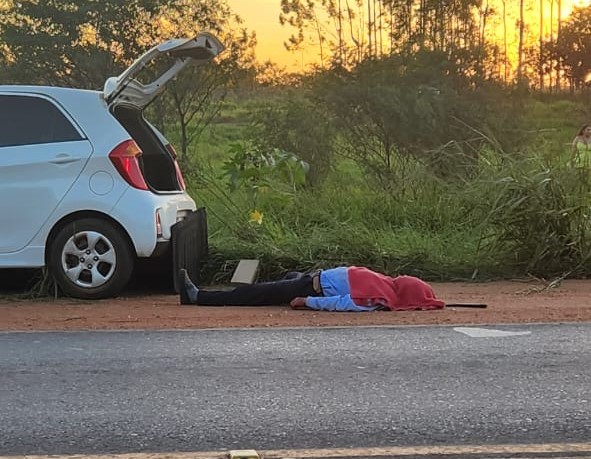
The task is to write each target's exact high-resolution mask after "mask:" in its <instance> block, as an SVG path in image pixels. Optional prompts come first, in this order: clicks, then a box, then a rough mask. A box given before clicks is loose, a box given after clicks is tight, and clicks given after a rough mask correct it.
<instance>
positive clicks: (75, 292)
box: [48, 218, 135, 299]
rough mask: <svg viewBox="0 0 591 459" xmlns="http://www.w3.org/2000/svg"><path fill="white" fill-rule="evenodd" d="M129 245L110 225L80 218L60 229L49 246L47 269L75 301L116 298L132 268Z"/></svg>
mask: <svg viewBox="0 0 591 459" xmlns="http://www.w3.org/2000/svg"><path fill="white" fill-rule="evenodd" d="M134 260H135V257H134V256H133V253H132V250H131V248H130V245H129V242H128V241H127V238H126V237H125V235H123V234H122V231H121V230H120V229H118V228H116V227H115V226H114V225H113V224H111V223H109V222H107V221H105V220H101V219H98V218H83V219H80V220H77V221H75V222H71V223H68V224H67V225H65V226H64V227H62V228H61V229H60V230H59V231H58V232H57V233H56V235H55V237H54V238H53V240H52V242H51V245H50V247H49V263H48V264H49V268H50V270H51V273H52V274H53V277H54V279H55V281H56V282H57V284H58V285H59V287H60V288H61V289H62V291H63V292H64V293H65V294H66V295H68V296H72V297H75V298H83V299H99V298H109V297H112V296H115V295H117V294H118V293H119V292H120V291H121V290H122V289H123V288H124V287H125V285H127V283H128V281H129V279H130V277H131V274H132V272H133V268H134Z"/></svg>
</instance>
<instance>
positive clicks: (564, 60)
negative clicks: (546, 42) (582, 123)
mask: <svg viewBox="0 0 591 459" xmlns="http://www.w3.org/2000/svg"><path fill="white" fill-rule="evenodd" d="M553 50H554V55H555V56H556V58H557V59H558V60H559V61H560V62H561V64H562V66H563V68H564V69H565V70H566V72H567V75H568V77H569V78H570V79H572V81H573V82H574V83H575V85H576V86H577V87H580V86H581V85H582V84H583V83H586V82H587V80H588V75H589V74H590V72H591V6H586V7H575V8H574V10H573V12H572V14H571V16H570V17H569V19H568V20H567V21H566V22H565V23H564V24H563V26H562V29H561V31H560V36H559V37H558V41H557V42H556V44H555V45H554V46H553Z"/></svg>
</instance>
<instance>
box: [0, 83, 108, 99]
mask: <svg viewBox="0 0 591 459" xmlns="http://www.w3.org/2000/svg"><path fill="white" fill-rule="evenodd" d="M0 91H3V92H22V93H29V94H30V93H35V94H45V95H47V96H52V97H56V98H61V97H68V96H72V95H74V94H76V95H82V94H88V95H90V94H92V95H93V96H95V97H96V94H97V93H101V91H94V90H91V89H76V88H63V87H60V86H36V85H18V84H5V85H0Z"/></svg>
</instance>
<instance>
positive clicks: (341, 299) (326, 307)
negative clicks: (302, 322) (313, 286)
mask: <svg viewBox="0 0 591 459" xmlns="http://www.w3.org/2000/svg"><path fill="white" fill-rule="evenodd" d="M320 286H321V287H322V295H323V296H309V297H307V298H306V306H308V307H309V308H310V309H316V310H317V311H373V310H375V308H366V307H362V306H357V305H356V304H355V303H354V302H353V300H352V299H351V288H350V287H349V276H348V274H347V267H345V266H343V267H340V268H333V269H326V270H323V271H321V272H320Z"/></svg>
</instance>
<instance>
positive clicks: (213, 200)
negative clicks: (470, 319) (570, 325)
mask: <svg viewBox="0 0 591 459" xmlns="http://www.w3.org/2000/svg"><path fill="white" fill-rule="evenodd" d="M265 102H266V100H265V99H260V100H257V99H256V98H255V99H254V100H253V99H242V100H241V99H234V100H232V101H231V102H228V103H227V104H226V105H225V106H224V108H223V110H222V112H221V115H220V118H219V119H218V120H217V121H216V122H215V123H214V124H212V125H211V126H210V127H208V129H207V130H206V132H205V133H204V135H203V136H202V137H201V139H200V140H199V143H197V144H196V145H194V146H193V148H192V151H193V152H194V153H193V154H194V155H195V157H196V159H197V160H198V161H197V162H198V164H200V166H201V171H200V173H199V174H197V175H192V176H191V179H190V180H189V190H190V193H191V194H192V195H193V197H194V198H195V199H196V200H197V202H198V203H199V204H200V205H205V206H206V207H207V208H208V212H209V214H208V215H209V232H210V246H211V257H210V260H209V262H208V265H207V272H206V278H209V279H210V280H212V281H216V282H220V281H226V280H228V279H229V277H230V276H231V273H232V270H233V268H234V267H235V265H236V264H237V263H238V261H239V260H240V259H241V258H258V259H260V260H261V261H262V271H261V279H267V278H276V277H277V276H280V275H282V274H283V273H285V271H288V270H306V269H313V268H317V267H329V266H337V265H342V264H354V265H364V266H369V267H371V268H374V269H377V270H379V271H383V272H387V273H390V274H399V273H403V274H411V275H418V276H421V277H423V278H425V279H428V280H457V279H463V280H488V279H493V278H509V277H516V276H527V275H529V274H535V275H537V276H542V277H544V276H547V277H550V276H556V275H561V274H564V273H568V275H572V276H585V275H589V274H591V264H590V263H589V261H588V259H589V258H590V257H589V255H588V253H589V252H590V249H588V248H587V246H588V245H589V244H588V243H587V240H588V239H589V226H590V225H589V223H588V221H590V219H591V215H590V214H591V212H588V211H585V209H586V206H587V204H586V203H591V193H590V190H589V187H588V186H586V187H577V186H575V185H576V184H575V183H574V180H573V177H572V171H571V170H569V169H567V168H564V162H562V161H561V160H560V157H561V156H562V155H565V154H567V153H568V145H569V144H570V141H571V140H572V137H573V136H574V135H575V134H576V131H577V130H578V127H579V124H581V123H582V120H581V113H584V109H583V108H582V106H581V105H580V104H577V103H575V102H572V101H568V100H551V101H540V100H535V99H533V98H531V99H530V100H528V101H527V111H526V113H527V118H526V120H525V129H527V130H528V133H527V134H528V135H529V136H530V138H531V140H530V142H529V146H528V148H527V149H526V150H524V151H521V152H519V154H517V156H516V155H515V154H516V153H517V152H503V153H502V152H499V151H495V150H494V149H492V150H488V151H487V152H485V153H484V156H483V157H482V161H480V162H479V163H478V165H477V166H476V169H475V170H474V169H473V170H472V174H471V175H470V176H467V177H464V179H462V180H458V179H454V180H453V181H452V180H450V181H449V182H445V181H444V180H441V179H436V178H435V177H433V176H432V174H431V173H430V172H429V171H427V170H426V169H425V168H424V167H422V166H421V165H420V164H418V163H417V165H415V167H413V169H412V174H411V175H410V176H409V177H407V179H406V180H407V182H406V183H405V186H404V189H398V190H396V189H394V190H391V191H385V190H383V189H380V187H379V186H377V184H376V183H375V182H374V181H372V180H371V178H369V177H368V176H367V175H366V174H365V173H364V172H363V171H361V170H360V169H359V168H358V167H357V166H356V165H355V164H354V163H351V162H350V161H343V160H340V161H338V162H337V165H336V168H335V170H334V171H333V172H332V173H331V174H329V176H328V177H327V178H326V179H325V180H324V181H323V182H322V183H321V184H320V185H319V186H317V187H315V188H314V189H308V190H298V191H297V192H295V193H293V194H291V195H289V196H288V197H287V198H286V196H285V195H280V194H279V193H278V192H277V191H276V190H273V189H271V190H269V191H268V192H267V193H265V194H262V195H260V196H259V197H258V199H257V202H256V203H255V204H253V201H252V196H251V195H250V194H249V193H247V192H246V191H245V190H243V189H242V190H241V189H239V190H237V191H236V192H233V193H231V192H230V191H229V189H228V186H227V183H226V182H225V181H224V179H223V178H221V164H222V163H223V161H225V160H227V159H228V158H229V151H230V145H231V144H232V143H235V142H237V141H243V140H244V139H246V138H248V136H249V135H250V133H251V132H250V130H251V129H252V127H251V126H252V125H251V122H252V113H253V111H254V110H256V108H257V107H260V106H262V105H264V103H265ZM554 168H556V170H555V171H554ZM548 171H551V172H548ZM552 171H554V172H552ZM509 184H510V185H511V186H509ZM549 184H550V185H549ZM253 206H256V208H257V209H258V210H260V211H262V212H263V215H264V218H263V223H262V224H261V225H258V224H256V223H252V222H250V221H249V213H250V211H251V210H252V208H253ZM556 228H558V229H556ZM566 245H568V247H567V248H565V246H566Z"/></svg>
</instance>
